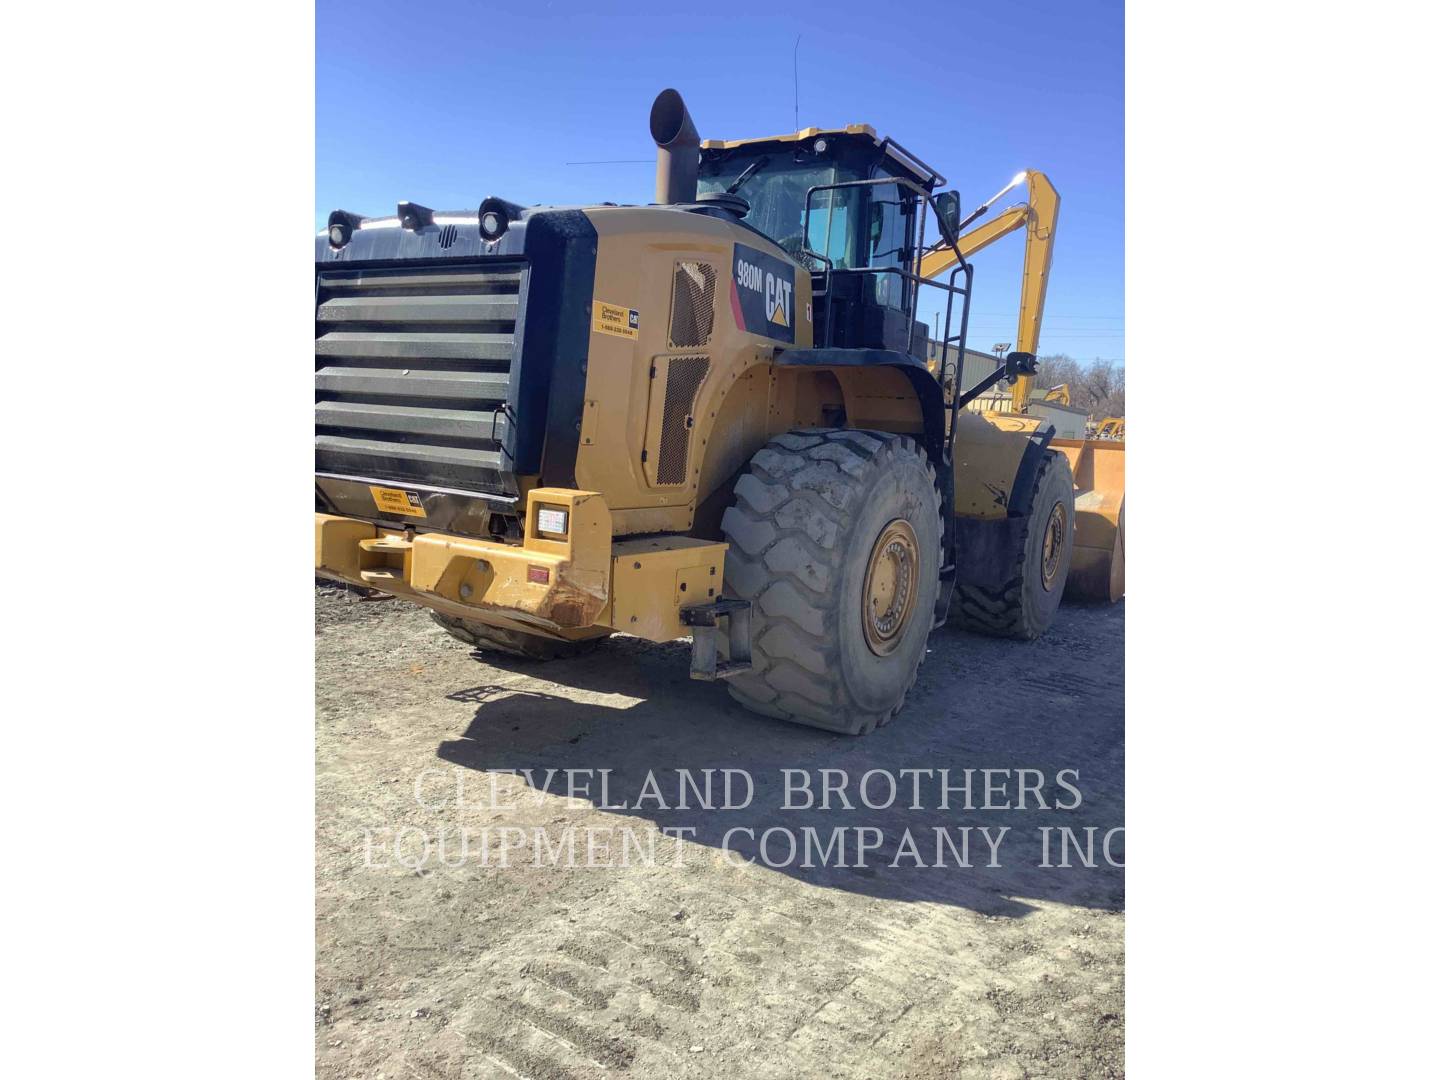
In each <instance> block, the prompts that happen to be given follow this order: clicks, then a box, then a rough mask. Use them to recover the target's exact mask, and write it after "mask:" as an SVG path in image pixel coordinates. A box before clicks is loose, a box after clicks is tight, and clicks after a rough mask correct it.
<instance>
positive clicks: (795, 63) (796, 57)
mask: <svg viewBox="0 0 1440 1080" xmlns="http://www.w3.org/2000/svg"><path fill="white" fill-rule="evenodd" d="M800 38H801V35H800V34H796V35H795V48H794V50H793V51H792V52H791V54H790V66H791V67H792V68H793V69H794V71H795V130H796V131H799V130H800Z"/></svg>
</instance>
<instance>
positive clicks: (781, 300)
mask: <svg viewBox="0 0 1440 1080" xmlns="http://www.w3.org/2000/svg"><path fill="white" fill-rule="evenodd" d="M734 271H735V272H734V274H733V275H732V276H731V278H730V305H731V307H733V308H734V309H735V324H736V325H737V326H739V327H740V328H741V329H743V330H748V331H750V333H752V334H762V335H764V336H765V337H768V338H774V339H775V340H776V341H785V342H791V343H793V342H794V341H795V268H794V267H793V266H791V265H790V264H789V263H788V262H786V261H785V260H784V259H777V258H775V257H774V256H773V255H766V254H765V253H764V252H763V251H756V250H755V249H754V248H752V247H746V246H745V245H744V244H736V245H735V266H734Z"/></svg>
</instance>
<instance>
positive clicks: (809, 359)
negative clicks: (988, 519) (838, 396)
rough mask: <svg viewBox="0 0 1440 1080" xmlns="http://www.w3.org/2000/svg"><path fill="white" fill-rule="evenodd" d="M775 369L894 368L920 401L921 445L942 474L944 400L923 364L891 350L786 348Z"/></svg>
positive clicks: (938, 385)
mask: <svg viewBox="0 0 1440 1080" xmlns="http://www.w3.org/2000/svg"><path fill="white" fill-rule="evenodd" d="M774 363H775V365H776V366H777V367H815V368H893V369H896V370H898V371H899V372H900V373H901V374H903V375H904V376H905V377H906V378H907V379H908V380H909V382H910V386H911V387H912V388H913V389H914V391H915V398H916V400H917V401H919V402H920V414H921V415H920V419H921V423H922V424H923V428H922V431H923V437H922V440H921V441H922V442H923V443H924V446H925V452H926V453H927V454H929V455H930V460H931V461H932V462H934V464H935V468H936V470H937V472H940V473H942V474H943V473H944V471H945V469H944V462H945V398H944V394H943V393H942V392H941V390H940V384H939V383H938V382H936V381H935V376H934V375H932V374H930V371H929V369H928V368H926V367H925V364H924V362H923V361H921V360H919V359H917V358H916V357H914V356H910V355H908V354H907V353H902V352H897V351H895V350H892V349H830V348H827V349H786V350H784V351H783V352H779V353H776V354H775V361H774Z"/></svg>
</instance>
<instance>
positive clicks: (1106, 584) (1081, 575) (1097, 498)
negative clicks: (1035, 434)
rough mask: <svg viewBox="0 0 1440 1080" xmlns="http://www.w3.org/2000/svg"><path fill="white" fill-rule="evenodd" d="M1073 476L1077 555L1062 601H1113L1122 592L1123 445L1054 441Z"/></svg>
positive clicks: (1104, 441)
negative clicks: (1067, 461) (1068, 464)
mask: <svg viewBox="0 0 1440 1080" xmlns="http://www.w3.org/2000/svg"><path fill="white" fill-rule="evenodd" d="M1050 446H1051V448H1052V449H1054V450H1059V451H1060V452H1061V453H1062V454H1064V455H1065V456H1066V457H1067V458H1069V459H1070V471H1071V472H1073V473H1074V474H1075V554H1074V556H1073V557H1072V559H1071V561H1070V576H1069V578H1068V579H1067V580H1066V583H1065V599H1066V600H1089V601H1099V602H1102V603H1107V602H1108V603H1112V604H1113V603H1114V602H1115V601H1117V600H1119V599H1120V598H1121V597H1122V596H1124V595H1125V444H1124V443H1123V442H1121V441H1119V440H1116V439H1052V440H1051V442H1050Z"/></svg>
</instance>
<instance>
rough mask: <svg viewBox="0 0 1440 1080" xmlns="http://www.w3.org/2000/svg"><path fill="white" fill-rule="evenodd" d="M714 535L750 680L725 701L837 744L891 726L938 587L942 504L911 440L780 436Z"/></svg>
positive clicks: (868, 435)
mask: <svg viewBox="0 0 1440 1080" xmlns="http://www.w3.org/2000/svg"><path fill="white" fill-rule="evenodd" d="M721 528H722V529H723V531H724V533H725V538H726V539H727V540H728V541H729V542H730V549H729V551H728V553H727V554H726V556H725V584H726V587H727V589H728V590H729V591H731V592H732V593H734V594H735V595H737V596H740V597H743V598H744V599H746V600H749V601H750V602H751V605H752V609H751V619H752V651H753V658H754V664H755V667H754V670H753V671H751V672H747V673H745V674H742V675H736V676H733V677H731V678H730V679H729V680H727V682H728V686H729V690H730V695H731V696H732V697H733V698H734V699H735V700H736V701H738V702H739V703H740V704H741V705H743V706H745V707H746V708H747V709H750V710H752V711H754V712H757V713H762V714H764V715H766V716H773V717H777V718H779V719H783V720H790V721H793V722H795V723H798V724H806V725H808V726H811V727H819V728H825V729H826V730H828V731H837V732H842V733H844V734H848V735H864V734H866V733H868V732H871V731H873V730H874V729H875V728H876V727H877V726H879V725H881V724H884V723H887V722H888V721H889V720H890V719H891V718H893V717H894V716H895V714H896V713H898V712H899V711H900V709H901V706H902V705H903V704H904V702H905V695H906V694H907V693H908V692H909V690H910V687H911V686H913V685H914V683H915V675H916V672H917V670H918V669H919V667H920V663H921V661H922V660H924V658H925V642H926V639H927V638H928V637H929V636H930V627H931V623H932V622H933V621H934V611H935V592H936V589H937V588H938V585H939V567H940V543H941V524H940V495H939V492H937V491H936V488H935V470H934V467H933V466H932V465H931V464H930V462H929V460H928V459H927V458H926V456H925V454H924V452H923V451H922V450H921V449H920V448H919V447H918V446H916V444H915V441H914V440H913V439H910V438H907V437H905V436H902V435H894V434H890V433H888V432H882V431H851V430H839V429H816V430H803V431H793V432H790V433H789V434H786V435H781V436H778V437H777V438H775V439H772V440H771V441H770V442H769V443H768V444H767V445H766V446H765V447H764V448H763V449H761V450H760V451H759V452H758V453H756V454H755V456H754V457H753V458H751V459H750V467H749V470H748V471H747V472H746V473H745V474H744V475H743V476H742V477H741V478H740V480H739V482H738V483H737V484H736V485H735V503H734V505H733V506H730V507H729V508H728V509H727V510H726V511H725V516H724V518H723V519H722V521H721ZM882 535H883V536H884V538H885V543H884V544H881V543H880V540H881V538H882ZM887 590H888V591H887ZM877 597H878V598H879V599H877ZM865 598H868V599H869V600H870V602H871V604H872V606H874V607H875V608H876V611H875V616H874V618H871V619H869V621H868V622H867V621H866V620H867V618H868V616H867V614H866V611H865ZM882 602H883V604H884V605H885V606H880V605H881V603H882ZM877 637H881V638H882V639H881V640H879V641H878V646H877V645H875V644H872V641H874V640H875V639H876V638H877ZM877 647H878V649H879V651H877Z"/></svg>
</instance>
